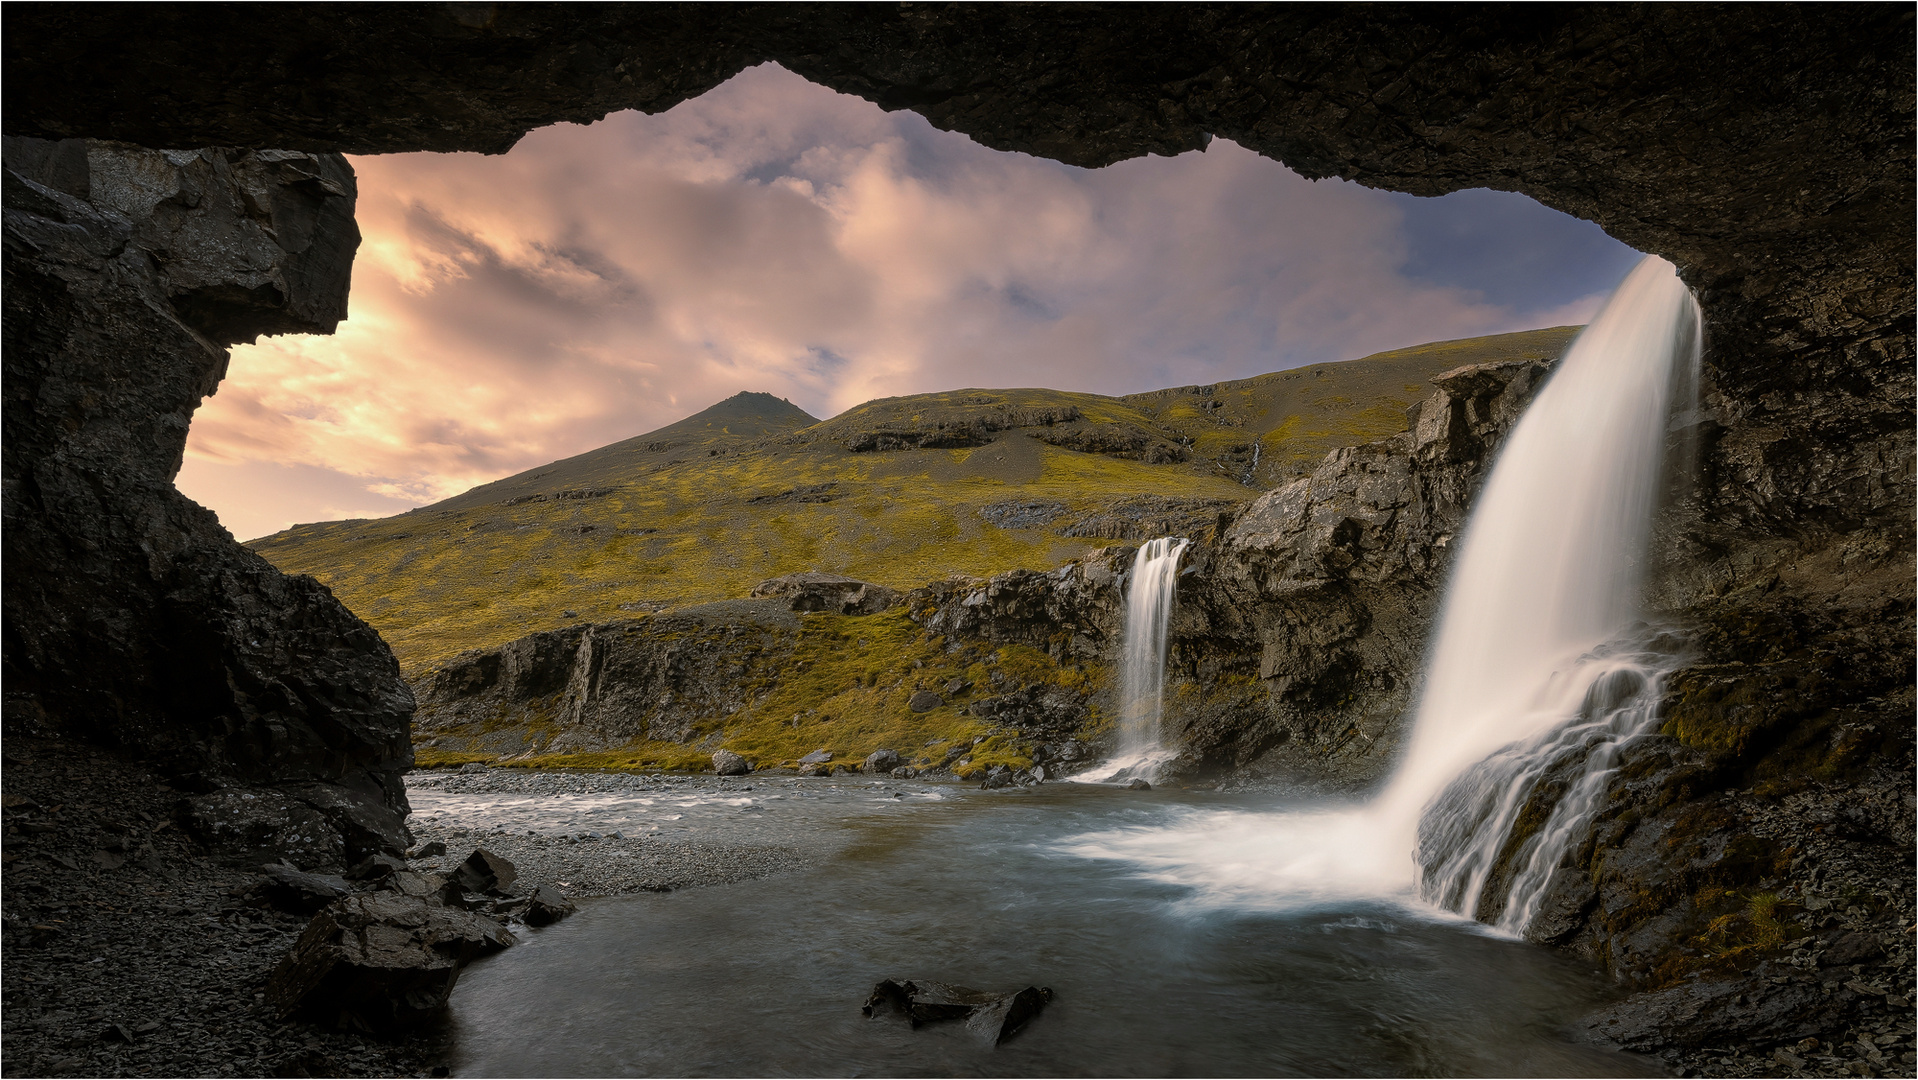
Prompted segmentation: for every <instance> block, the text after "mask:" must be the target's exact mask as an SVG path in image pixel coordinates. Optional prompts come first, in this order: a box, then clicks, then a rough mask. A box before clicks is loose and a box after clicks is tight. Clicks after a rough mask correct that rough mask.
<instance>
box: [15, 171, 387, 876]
mask: <svg viewBox="0 0 1918 1080" xmlns="http://www.w3.org/2000/svg"><path fill="white" fill-rule="evenodd" d="M4 180H5V207H6V210H5V214H6V224H5V230H6V231H5V243H6V249H5V250H6V259H5V291H6V323H5V333H6V340H5V349H6V351H5V360H4V363H5V371H6V375H5V377H6V383H5V455H4V458H3V459H0V460H4V479H5V489H4V501H3V502H0V506H3V507H4V514H5V535H4V551H5V559H6V588H5V600H4V606H5V635H6V636H5V641H6V649H5V676H4V677H5V686H6V691H5V693H6V699H5V700H6V713H5V715H6V724H7V729H8V731H9V732H18V733H30V734H63V735H70V736H78V737H82V738H87V739H90V740H94V741H100V742H104V743H108V744H111V745H117V746H119V747H121V748H123V749H125V750H127V751H130V752H133V753H135V754H138V755H139V756H142V757H144V758H147V759H148V760H150V761H151V762H152V763H153V764H155V765H156V766H158V767H160V768H162V769H163V770H164V771H166V772H168V773H169V774H171V775H172V776H174V777H176V778H178V779H179V780H181V781H182V782H184V783H185V784H186V785H188V786H189V787H191V788H196V789H199V790H212V789H215V788H223V787H229V786H233V785H241V784H262V783H277V782H312V783H319V784H323V785H333V786H336V787H337V788H338V792H330V791H329V792H326V793H323V794H321V795H319V796H316V798H318V800H319V801H320V802H322V803H326V804H328V805H329V806H331V808H332V809H331V810H328V811H327V812H326V813H331V814H332V815H333V816H335V817H340V818H341V822H342V824H341V825H340V827H341V828H347V826H346V824H345V823H346V821H347V819H348V818H354V819H365V821H366V822H370V823H371V827H372V829H373V831H374V832H375V833H379V834H382V835H385V836H387V837H388V838H390V839H391V840H392V841H393V842H394V843H397V842H399V840H400V839H401V837H402V835H403V829H402V826H401V819H402V817H403V815H404V812H405V809H406V802H405V796H404V794H403V790H402V788H401V785H400V783H399V774H400V772H401V771H403V770H404V769H406V768H407V767H408V766H409V765H410V764H411V762H412V755H411V750H410V744H409V742H408V740H407V730H406V723H407V717H408V715H409V714H410V712H411V710H412V697H411V695H410V693H409V692H408V691H407V689H406V687H405V685H404V684H403V683H402V682H401V681H400V679H399V670H398V667H397V665H396V664H395V662H394V660H393V656H392V653H391V652H390V651H389V650H388V649H387V648H386V646H385V644H384V643H383V642H381V641H380V639H379V636H378V635H377V634H375V633H374V632H373V630H372V629H371V628H370V627H368V626H367V625H366V624H365V623H363V622H361V621H360V620H359V619H358V618H356V617H355V616H354V615H353V614H352V613H351V612H349V611H347V610H346V608H345V607H344V606H342V605H341V604H340V603H339V602H338V601H336V600H335V599H334V598H333V596H332V594H331V593H330V592H328V590H327V589H326V587H325V586H323V585H321V584H319V583H318V582H316V581H314V580H313V579H311V578H306V577H295V578H289V577H286V576H284V575H282V574H281V573H280V572H279V571H278V570H275V569H274V568H273V567H272V566H271V565H269V564H268V563H267V562H266V561H265V560H264V559H261V558H259V557H258V556H256V555H254V554H252V553H251V552H248V551H247V550H246V549H244V548H242V547H240V546H239V545H238V544H237V543H235V542H234V540H233V538H232V536H231V535H229V534H228V533H227V531H226V530H225V529H223V528H221V527H220V524H219V522H218V521H217V520H216V519H215V517H214V516H213V514H212V513H210V512H209V511H207V510H205V509H203V508H202V507H200V506H197V505H195V504H194V503H193V502H191V501H190V500H188V499H187V498H185V497H184V496H182V495H181V494H180V493H179V492H178V491H177V490H175V489H174V487H173V478H174V476H175V475H176V474H177V473H178V472H179V469H180V464H181V459H182V455H183V454H184V452H185V446H186V434H187V424H188V421H189V419H190V418H191V416H192V414H193V410H194V409H195V408H197V407H198V406H199V403H200V400H201V399H202V398H203V397H205V396H206V395H207V394H210V393H212V392H213V390H214V388H215V387H216V386H217V385H218V383H219V380H220V377H221V376H222V375H223V374H225V371H226V363H227V352H226V346H227V345H228V344H230V343H232V342H235V341H241V340H252V339H253V338H254V337H255V336H257V335H259V334H262V333H283V332H289V331H306V332H330V331H331V330H332V329H333V327H334V325H335V324H336V323H337V322H338V321H339V320H340V319H341V318H342V317H343V316H344V315H345V309H346V289H347V281H348V277H349V273H350V269H351V265H352V257H353V252H354V249H355V248H356V247H357V246H358V243H359V232H358V229H357V228H356V226H355V225H354V223H353V199H354V184H353V174H352V171H351V169H350V168H348V166H347V164H346V162H345V161H344V160H343V159H341V158H340V157H339V156H338V155H332V154H327V155H312V154H305V153H297V152H283V151H251V150H199V151H157V150H144V149H140V148H137V147H127V146H118V145H113V144H106V143H99V142H89V141H85V140H69V141H64V142H57V143H50V142H42V141H38V140H32V139H15V138H9V139H8V140H7V143H6V170H5V174H4ZM340 793H344V794H340ZM342 800H344V801H342ZM349 806H350V807H353V809H351V810H350V811H349V810H347V809H342V808H343V807H349ZM326 813H323V814H322V815H321V816H322V817H324V816H326ZM348 831H352V830H351V829H348ZM360 831H361V832H364V829H360ZM336 846H337V845H336ZM375 846H377V845H375Z"/></svg>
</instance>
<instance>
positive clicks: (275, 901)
mask: <svg viewBox="0 0 1918 1080" xmlns="http://www.w3.org/2000/svg"><path fill="white" fill-rule="evenodd" d="M260 873H261V875H262V877H261V879H260V883H259V885H258V892H259V894H260V896H262V897H263V898H265V900H266V902H267V903H269V904H271V905H272V906H273V907H275V908H278V909H279V910H281V911H291V912H293V913H295V914H298V915H311V914H313V913H314V912H316V911H318V910H320V909H321V908H323V907H325V906H326V905H328V904H330V903H332V902H333V901H335V900H338V899H340V898H341V897H344V896H346V895H347V893H348V892H350V891H351V886H349V885H348V884H347V883H346V879H345V878H343V877H340V876H338V875H336V874H308V873H304V872H302V871H300V870H296V869H294V868H293V867H291V866H287V865H285V864H283V863H268V864H266V865H265V866H262V867H260Z"/></svg>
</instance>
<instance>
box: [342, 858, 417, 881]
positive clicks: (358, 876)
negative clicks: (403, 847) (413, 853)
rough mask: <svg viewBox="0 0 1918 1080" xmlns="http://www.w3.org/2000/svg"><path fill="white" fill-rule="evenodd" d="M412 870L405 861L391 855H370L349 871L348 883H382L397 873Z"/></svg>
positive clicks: (347, 875) (347, 873)
mask: <svg viewBox="0 0 1918 1080" xmlns="http://www.w3.org/2000/svg"><path fill="white" fill-rule="evenodd" d="M409 869H411V868H410V867H408V866H407V865H406V860H405V859H396V858H394V857H393V856H391V855H384V854H382V855H368V856H367V857H366V858H364V859H361V860H360V861H359V862H357V863H354V864H353V866H352V867H351V868H350V869H348V870H347V872H346V879H347V880H348V881H380V880H382V879H384V878H386V877H389V876H391V875H393V874H395V873H401V872H404V871H406V870H409Z"/></svg>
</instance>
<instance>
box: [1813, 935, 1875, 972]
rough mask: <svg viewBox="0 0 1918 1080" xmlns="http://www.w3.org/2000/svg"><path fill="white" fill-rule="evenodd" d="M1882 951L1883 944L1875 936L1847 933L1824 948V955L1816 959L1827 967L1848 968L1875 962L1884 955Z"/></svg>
mask: <svg viewBox="0 0 1918 1080" xmlns="http://www.w3.org/2000/svg"><path fill="white" fill-rule="evenodd" d="M1884 951H1885V946H1884V942H1882V941H1880V940H1879V939H1878V938H1877V937H1876V936H1875V935H1872V934H1860V933H1849V934H1843V935H1841V936H1840V937H1839V938H1838V939H1837V940H1836V941H1833V942H1832V943H1831V944H1830V945H1827V946H1825V953H1824V955H1823V956H1820V957H1819V958H1818V962H1819V964H1821V965H1823V966H1827V967H1849V966H1851V965H1852V964H1861V963H1864V962H1866V961H1868V960H1875V959H1877V958H1878V957H1880V956H1882V955H1884Z"/></svg>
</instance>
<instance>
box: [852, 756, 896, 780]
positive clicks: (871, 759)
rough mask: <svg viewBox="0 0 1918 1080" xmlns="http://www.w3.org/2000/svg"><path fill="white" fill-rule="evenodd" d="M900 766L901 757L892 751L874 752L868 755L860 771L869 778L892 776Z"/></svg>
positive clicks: (861, 764) (860, 766)
mask: <svg viewBox="0 0 1918 1080" xmlns="http://www.w3.org/2000/svg"><path fill="white" fill-rule="evenodd" d="M899 766H900V760H899V755H898V753H896V752H895V751H892V750H874V751H873V752H872V753H870V754H867V755H866V760H865V761H863V762H861V763H860V765H859V771H860V772H862V773H865V774H867V775H868V776H881V775H890V774H891V773H892V771H893V770H894V769H897V768H898V767H899Z"/></svg>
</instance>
